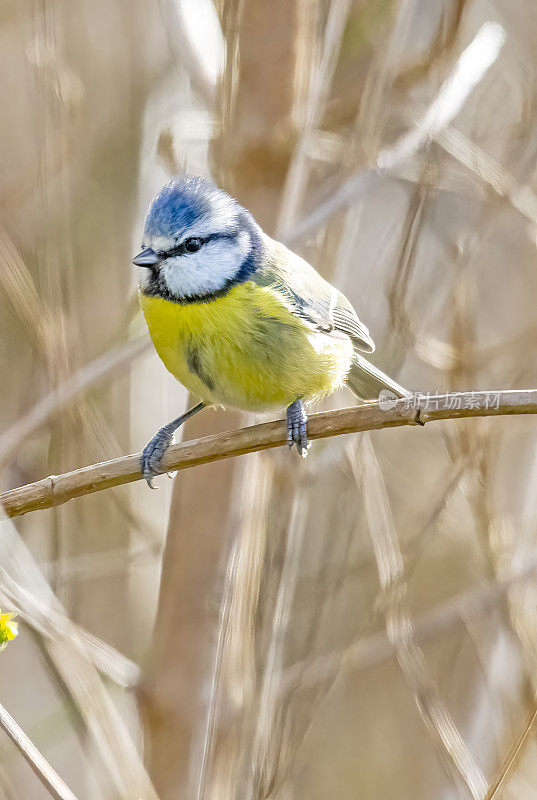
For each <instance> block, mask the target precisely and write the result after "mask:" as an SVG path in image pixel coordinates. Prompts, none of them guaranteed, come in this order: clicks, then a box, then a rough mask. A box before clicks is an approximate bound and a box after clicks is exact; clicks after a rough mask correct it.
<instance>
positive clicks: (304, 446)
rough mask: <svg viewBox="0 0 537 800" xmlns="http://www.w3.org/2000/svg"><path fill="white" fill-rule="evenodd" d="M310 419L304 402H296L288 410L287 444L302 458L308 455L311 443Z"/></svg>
mask: <svg viewBox="0 0 537 800" xmlns="http://www.w3.org/2000/svg"><path fill="white" fill-rule="evenodd" d="M307 424H308V418H307V416H306V412H305V411H304V404H303V402H302V400H295V401H294V402H293V403H291V405H290V406H289V407H288V409H287V444H288V445H289V447H292V446H293V445H294V444H296V449H297V450H298V453H299V455H301V456H302V458H306V456H307V455H308V448H309V446H310V443H309V441H308V431H307Z"/></svg>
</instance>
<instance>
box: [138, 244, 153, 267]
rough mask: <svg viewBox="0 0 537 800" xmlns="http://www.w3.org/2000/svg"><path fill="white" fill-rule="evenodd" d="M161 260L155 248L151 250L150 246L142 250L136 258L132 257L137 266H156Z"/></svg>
mask: <svg viewBox="0 0 537 800" xmlns="http://www.w3.org/2000/svg"><path fill="white" fill-rule="evenodd" d="M158 262H159V257H158V256H157V254H156V253H155V251H154V250H151V248H150V247H146V249H145V250H142V252H141V253H138V255H137V256H136V258H133V259H132V263H133V264H136V266H137V267H154V266H155V265H156V264H158Z"/></svg>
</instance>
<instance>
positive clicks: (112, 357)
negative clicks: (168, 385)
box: [0, 336, 150, 468]
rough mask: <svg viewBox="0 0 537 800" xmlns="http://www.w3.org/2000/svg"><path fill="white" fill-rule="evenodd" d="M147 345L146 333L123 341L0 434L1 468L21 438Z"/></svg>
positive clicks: (24, 437) (29, 433) (44, 423)
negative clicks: (128, 340)
mask: <svg viewBox="0 0 537 800" xmlns="http://www.w3.org/2000/svg"><path fill="white" fill-rule="evenodd" d="M149 345H150V341H149V338H148V337H147V336H140V337H139V338H138V339H134V340H133V341H130V342H126V343H125V344H122V345H120V346H119V347H115V348H113V349H112V350H109V351H108V352H106V353H104V354H103V355H101V356H99V357H98V358H96V359H95V360H94V361H91V362H90V363H89V364H87V365H86V366H84V367H81V369H79V370H78V371H77V372H75V373H74V374H73V375H71V377H70V378H67V379H66V380H65V381H64V382H63V383H61V384H60V385H59V386H57V387H56V388H55V389H53V390H52V391H51V392H50V393H49V394H47V395H46V396H45V397H43V399H42V400H39V402H37V403H36V405H35V406H34V407H33V408H32V409H30V411H28V412H27V413H26V414H24V415H23V416H22V417H21V418H20V419H18V420H17V422H15V423H14V425H12V426H11V427H10V428H8V429H7V431H5V432H4V433H3V434H2V435H1V436H0V468H1V467H2V466H3V465H4V464H5V463H6V462H7V461H9V459H10V458H12V457H13V455H14V454H15V453H16V452H17V450H18V449H19V448H20V447H21V445H22V444H23V442H25V441H26V439H28V437H29V436H31V435H32V434H34V433H35V432H36V431H38V430H39V429H40V428H42V427H43V426H44V425H46V423H47V422H48V421H49V420H50V419H52V418H53V417H54V415H55V414H57V413H59V412H60V411H62V410H63V409H64V408H65V406H66V405H68V404H69V403H71V402H72V401H73V400H75V399H76V398H77V397H79V395H81V394H82V393H83V392H86V391H87V390H88V389H89V388H91V387H92V386H95V384H97V383H98V382H99V381H101V380H103V379H104V378H105V377H106V376H107V375H111V374H113V375H114V376H115V377H117V375H118V373H119V372H120V371H121V370H123V369H125V368H126V367H128V366H129V365H130V364H131V363H132V361H133V360H134V359H135V358H137V357H138V356H139V355H141V354H142V353H143V352H144V351H145V350H147V349H148V347H149Z"/></svg>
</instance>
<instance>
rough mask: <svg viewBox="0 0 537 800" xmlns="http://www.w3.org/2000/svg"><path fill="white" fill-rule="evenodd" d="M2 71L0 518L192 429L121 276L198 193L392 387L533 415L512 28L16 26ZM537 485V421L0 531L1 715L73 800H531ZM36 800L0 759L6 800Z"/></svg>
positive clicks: (52, 516) (155, 20) (8, 748)
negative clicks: (227, 206)
mask: <svg viewBox="0 0 537 800" xmlns="http://www.w3.org/2000/svg"><path fill="white" fill-rule="evenodd" d="M0 41H1V45H2V46H1V48H0V65H1V72H2V76H3V79H2V81H1V82H0V99H1V104H2V107H3V109H4V112H3V124H2V126H0V204H1V209H2V211H1V217H0V219H1V221H0V369H1V375H2V381H1V387H2V391H1V392H0V468H1V472H0V490H5V489H8V488H12V487H14V486H18V485H22V484H25V483H28V482H31V481H35V480H37V479H39V478H42V477H44V476H47V475H51V474H59V473H62V472H65V471H67V470H70V469H74V468H77V467H80V466H83V465H86V464H91V463H94V462H97V461H103V460H106V459H109V458H113V457H115V456H118V455H121V454H125V453H129V452H135V451H138V450H140V449H141V448H142V447H143V445H144V444H145V443H146V442H147V441H148V439H149V438H150V437H151V436H152V435H153V433H154V432H155V430H156V429H157V428H158V427H159V426H160V425H162V424H164V423H165V422H167V421H169V420H170V419H171V418H172V417H175V416H177V415H178V414H179V413H180V412H181V411H182V410H183V409H184V408H185V407H186V405H187V404H188V402H189V399H188V397H187V396H186V393H185V391H184V390H183V389H182V387H181V386H179V385H178V384H177V383H176V382H175V381H174V380H173V379H172V378H171V377H170V376H169V375H168V374H167V373H166V372H165V370H164V367H163V366H162V365H161V364H160V362H159V361H158V358H157V357H156V355H155V354H154V352H153V350H152V349H151V348H150V347H148V344H147V339H146V332H145V328H144V324H143V320H142V319H141V315H140V313H139V311H138V309H137V300H136V287H135V276H134V274H133V272H134V271H133V270H132V268H131V266H130V260H131V258H132V257H133V255H134V254H135V252H137V249H139V245H140V243H141V232H142V226H143V216H144V213H145V209H146V208H147V205H148V203H149V201H150V199H151V197H152V195H153V194H154V192H155V191H156V190H157V189H158V188H160V186H161V185H162V184H163V183H165V182H166V181H167V180H168V179H169V178H170V177H171V176H173V175H177V174H181V173H183V172H185V171H188V172H194V173H197V174H204V175H207V174H211V175H212V176H213V177H214V178H215V180H216V181H217V182H218V183H219V184H220V185H222V186H223V187H224V188H225V189H226V190H227V191H230V192H231V193H233V194H234V195H235V196H236V197H237V198H238V200H239V201H240V202H241V203H242V204H243V205H245V206H247V207H249V208H250V209H251V210H252V212H253V213H254V215H255V217H256V218H257V220H258V221H259V223H260V224H261V225H262V226H263V227H264V228H265V230H266V231H267V232H268V233H269V234H271V235H276V236H277V237H279V238H281V239H282V240H283V241H285V242H286V243H287V244H288V245H289V246H291V247H292V248H293V249H295V250H297V251H298V252H299V253H300V254H301V255H303V256H304V257H306V258H307V259H309V260H310V261H311V262H312V263H313V264H314V265H315V266H316V267H317V268H318V269H319V271H320V272H321V273H322V274H323V275H325V277H327V278H328V279H329V280H331V281H332V282H334V283H335V284H336V285H337V286H338V287H339V288H340V289H341V290H343V291H344V292H345V293H346V294H347V296H348V297H349V298H350V299H351V301H352V302H353V304H354V305H355V307H356V308H357V310H358V312H359V314H360V316H361V317H362V319H363V320H364V321H365V322H366V324H367V325H368V327H369V329H370V331H371V333H372V335H373V337H374V339H375V341H376V343H377V351H376V353H375V357H374V358H375V362H376V363H377V364H378V365H379V366H381V367H382V369H384V370H386V371H388V372H390V373H391V374H392V375H393V376H394V377H395V378H397V379H398V380H400V381H401V382H402V383H403V384H404V385H405V386H408V387H409V388H411V389H412V390H420V391H422V392H425V393H426V392H437V391H451V390H472V389H491V390H495V389H502V388H503V389H508V388H518V387H521V388H522V387H526V388H531V387H533V386H535V373H536V369H537V368H536V366H535V360H536V357H537V322H536V319H535V307H536V299H537V269H536V267H537V260H536V255H537V254H536V237H537V226H536V222H537V194H536V193H537V170H536V168H537V164H536V158H537V128H536V120H537V104H536V97H537V93H536V89H537V6H535V4H534V3H532V2H530V0H399V2H397V1H396V0H332V1H331V2H330V1H329V0H271V2H268V0H214V3H213V2H212V0H114V2H109V1H107V2H105V0H92V1H91V2H90V0H70V2H66V0H47V1H45V0H19V2H18V3H15V4H4V7H3V11H2V25H1V27H0ZM58 387H60V388H62V387H63V388H62V391H63V394H62V393H60V394H58V393H54V391H55V390H56V389H58ZM51 393H52V394H51ZM352 402H353V400H352V398H351V396H350V395H346V394H345V393H344V392H341V393H340V394H339V395H337V396H335V397H332V398H330V400H329V403H328V404H325V407H337V406H344V405H348V404H351V403H352ZM252 421H253V417H252V416H249V415H245V414H242V415H241V414H239V413H237V412H226V413H224V412H218V413H216V412H208V413H207V414H206V415H201V416H200V417H199V418H196V419H195V420H193V421H192V422H191V423H188V424H187V426H186V427H185V429H184V430H183V438H193V437H196V436H201V435H205V434H207V433H213V432H216V431H223V430H227V429H230V428H236V427H240V426H242V425H246V424H249V423H251V422H252ZM536 483H537V434H536V427H535V421H534V419H532V418H531V417H526V418H516V417H500V418H496V419H472V420H467V421H465V420H460V421H457V422H455V421H452V422H442V423H435V424H434V425H431V426H427V427H426V428H424V429H422V428H406V429H393V430H386V431H379V432H374V433H371V434H361V435H354V436H348V437H338V438H336V439H331V440H325V441H318V442H315V443H314V445H313V447H312V450H311V454H310V458H309V459H308V461H307V462H306V463H302V462H301V461H300V459H298V458H297V457H296V456H295V454H292V455H289V453H288V452H287V451H286V450H284V449H281V450H277V451H273V452H264V453H258V454H252V455H249V456H243V457H241V458H238V459H233V460H229V461H224V462H220V463H214V464H209V465H205V466H201V467H196V468H194V469H191V470H187V471H185V472H183V473H180V474H179V475H178V476H177V477H176V478H175V479H174V480H168V479H167V478H166V477H163V478H161V479H159V480H158V485H159V491H158V492H150V491H149V490H148V488H147V486H146V485H145V483H144V482H142V481H139V482H137V483H134V484H132V485H131V486H129V487H120V488H115V489H110V490H107V491H102V492H100V493H97V494H94V495H91V496H87V497H81V498H78V499H75V500H72V501H71V502H69V503H67V504H66V505H63V506H61V507H58V508H55V509H51V510H48V511H38V512H34V513H31V514H28V515H26V516H24V517H19V518H17V519H15V520H13V521H9V520H6V519H4V520H3V521H2V522H1V523H0V527H1V531H0V605H1V608H2V611H8V610H15V611H17V612H18V614H19V622H20V635H19V637H18V638H17V640H15V641H14V642H12V643H11V644H10V645H9V647H8V648H7V649H6V650H5V651H4V652H2V653H0V676H1V677H0V702H1V703H2V704H4V705H5V707H6V708H7V709H8V710H9V712H10V713H11V714H12V715H13V716H14V717H15V718H16V720H17V721H18V723H19V724H20V725H21V726H22V728H23V729H24V730H25V731H26V733H27V734H28V735H29V736H30V737H31V738H32V740H33V741H34V742H35V744H36V745H37V746H38V747H39V749H40V750H41V752H42V753H43V754H44V755H45V757H46V758H47V759H48V760H49V761H50V762H51V764H52V765H53V766H54V768H55V769H56V770H57V771H58V772H59V774H60V775H61V776H62V778H63V779H64V780H65V781H66V783H67V784H68V785H69V787H70V788H71V790H72V791H73V792H74V793H75V795H76V796H77V797H78V798H80V800H101V798H102V799H103V800H115V799H116V798H121V799H122V800H123V799H124V800H142V799H143V800H156V798H161V800H176V799H178V798H193V800H261V799H262V798H274V800H276V799H277V800H291V798H293V800H305V799H306V798H308V800H328V798H338V800H351V798H352V799H353V800H354V798H357V797H359V798H360V799H361V800H392V798H394V800H395V798H397V799H398V800H403V799H408V800H430V799H431V798H438V800H452V798H453V799H454V798H467V797H469V798H481V799H482V800H485V798H487V800H492V798H499V797H502V798H505V799H506V800H507V799H508V798H510V799H511V800H525V799H526V798H535V797H536V796H537V759H536V757H537V747H536V744H537V742H536V730H535V728H534V726H533V723H534V720H535V717H536V716H537V705H536V696H535V690H536V678H535V676H536V674H537V669H536V668H537V607H536V603H537V592H536V583H535V580H534V579H535V577H536V576H537V562H536V561H535V558H536V553H535V550H536V547H537V499H536V492H535V486H536ZM47 796H48V794H47V790H46V789H45V788H44V786H42V785H41V783H39V781H38V779H37V778H36V777H35V776H34V774H33V773H32V772H31V770H30V768H29V766H28V765H27V763H26V762H25V761H24V760H23V758H22V756H21V755H20V754H19V752H18V751H17V749H16V748H15V747H14V746H13V745H12V743H11V742H10V741H9V740H8V738H7V737H4V735H3V734H1V735H0V797H1V798H2V799H3V800H15V798H16V799H17V800H19V799H20V798H24V799H25V800H40V798H44V797H47Z"/></svg>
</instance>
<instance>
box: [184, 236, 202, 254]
mask: <svg viewBox="0 0 537 800" xmlns="http://www.w3.org/2000/svg"><path fill="white" fill-rule="evenodd" d="M202 244H203V239H199V238H198V237H197V236H193V237H192V238H191V239H185V241H184V242H183V247H184V248H185V251H186V252H187V253H196V252H197V251H198V250H199V249H200V247H201V246H202Z"/></svg>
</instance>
